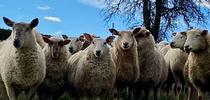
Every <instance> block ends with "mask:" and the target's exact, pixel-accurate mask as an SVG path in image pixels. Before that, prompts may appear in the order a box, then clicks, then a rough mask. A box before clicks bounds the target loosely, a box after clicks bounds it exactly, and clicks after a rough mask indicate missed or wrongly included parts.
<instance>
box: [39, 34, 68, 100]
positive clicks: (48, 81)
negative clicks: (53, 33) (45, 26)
mask: <svg viewBox="0 0 210 100" xmlns="http://www.w3.org/2000/svg"><path fill="white" fill-rule="evenodd" d="M43 40H44V41H45V42H46V43H47V45H46V46H45V47H44V52H45V58H46V76H45V79H44V81H43V82H42V84H41V85H40V86H39V88H38V89H37V94H38V96H39V99H40V100H47V98H48V97H51V96H52V98H53V100H57V99H58V98H59V97H60V96H61V95H62V94H63V93H64V92H65V90H66V88H67V84H66V82H67V71H66V70H67V61H68V58H67V57H68V53H69V52H68V51H67V49H66V47H65V46H66V45H68V44H69V43H70V41H71V40H68V39H65V40H64V39H63V38H61V37H51V38H48V37H45V36H44V37H43ZM55 74H56V75H55Z"/></svg>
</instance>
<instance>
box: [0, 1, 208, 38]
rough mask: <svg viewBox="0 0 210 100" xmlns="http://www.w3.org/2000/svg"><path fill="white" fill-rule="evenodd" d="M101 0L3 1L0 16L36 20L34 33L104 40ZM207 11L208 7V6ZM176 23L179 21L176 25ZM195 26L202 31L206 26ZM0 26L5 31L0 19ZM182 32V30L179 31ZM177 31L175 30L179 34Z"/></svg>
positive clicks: (122, 27) (105, 29)
mask: <svg viewBox="0 0 210 100" xmlns="http://www.w3.org/2000/svg"><path fill="white" fill-rule="evenodd" d="M100 1H101V0H18V1H17V0H4V1H3V2H1V3H0V12H1V13H0V17H1V18H2V17H3V16H6V17H8V18H10V19H12V20H14V21H16V22H30V21H31V20H32V19H33V18H36V17H38V18H39V20H40V23H39V25H38V27H37V30H38V31H39V32H42V33H47V34H52V35H61V34H68V35H69V36H74V37H75V36H80V35H81V34H82V33H84V32H89V33H93V34H95V35H98V36H101V37H106V36H109V35H111V33H109V31H108V29H109V28H110V27H111V25H106V24H105V23H104V22H103V16H102V15H101V14H100V11H101V8H103V7H104V4H103V3H101V2H100ZM209 8H210V7H209ZM114 22H115V28H116V29H119V30H125V29H127V27H126V25H125V24H123V20H122V19H119V18H116V19H115V20H114ZM177 23H179V22H177ZM209 25H210V24H209V20H208V24H207V27H204V26H198V27H200V28H201V27H202V28H207V29H209V30H210V27H208V26H209ZM0 27H3V28H9V27H7V26H6V25H5V24H4V23H3V20H2V19H0ZM182 30H186V29H183V28H182ZM182 30H180V29H178V30H177V31H182Z"/></svg>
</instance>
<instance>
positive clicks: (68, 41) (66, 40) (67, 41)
mask: <svg viewBox="0 0 210 100" xmlns="http://www.w3.org/2000/svg"><path fill="white" fill-rule="evenodd" d="M70 42H71V40H69V39H65V40H64V42H63V43H64V45H67V44H69V43H70Z"/></svg>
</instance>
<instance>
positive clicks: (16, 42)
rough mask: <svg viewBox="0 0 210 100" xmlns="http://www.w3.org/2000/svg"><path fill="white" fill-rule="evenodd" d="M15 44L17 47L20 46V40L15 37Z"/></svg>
mask: <svg viewBox="0 0 210 100" xmlns="http://www.w3.org/2000/svg"><path fill="white" fill-rule="evenodd" d="M13 45H14V46H15V48H19V47H20V40H18V39H15V40H14V42H13Z"/></svg>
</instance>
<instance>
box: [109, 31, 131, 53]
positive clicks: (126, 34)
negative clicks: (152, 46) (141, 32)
mask: <svg viewBox="0 0 210 100" xmlns="http://www.w3.org/2000/svg"><path fill="white" fill-rule="evenodd" d="M109 31H110V32H111V33H112V34H113V35H117V36H118V38H117V40H116V42H117V44H118V45H119V46H120V48H121V49H122V50H129V49H130V48H132V46H133V44H134V42H135V38H134V34H133V33H132V32H131V31H117V30H116V29H109Z"/></svg>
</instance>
